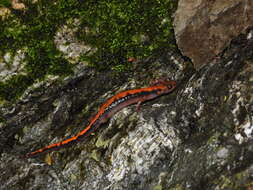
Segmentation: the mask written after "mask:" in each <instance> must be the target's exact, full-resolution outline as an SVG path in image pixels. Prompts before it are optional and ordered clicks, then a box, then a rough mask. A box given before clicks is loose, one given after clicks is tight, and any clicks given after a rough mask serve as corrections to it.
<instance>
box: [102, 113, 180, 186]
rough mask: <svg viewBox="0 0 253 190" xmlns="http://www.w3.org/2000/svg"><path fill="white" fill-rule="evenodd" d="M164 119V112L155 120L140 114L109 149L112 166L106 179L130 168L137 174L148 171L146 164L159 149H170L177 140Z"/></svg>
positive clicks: (157, 155)
mask: <svg viewBox="0 0 253 190" xmlns="http://www.w3.org/2000/svg"><path fill="white" fill-rule="evenodd" d="M166 120H167V117H166V116H165V115H164V117H163V118H162V119H161V121H160V122H157V123H156V124H155V121H154V120H153V119H150V120H149V121H146V120H145V119H144V118H143V117H142V116H140V119H139V122H138V124H137V126H136V127H135V130H133V131H131V132H129V133H128V135H127V136H126V138H124V139H123V140H122V141H121V143H120V144H119V145H118V147H117V148H116V149H115V150H114V151H113V153H112V157H111V161H112V170H111V171H110V173H109V174H108V175H107V178H108V180H109V181H111V182H112V183H117V182H119V181H120V180H122V179H124V178H125V177H126V176H127V175H128V174H130V173H132V172H133V171H135V172H136V173H137V175H148V173H149V170H150V167H151V166H152V165H153V164H154V162H155V161H156V160H157V159H159V158H160V159H161V157H162V156H163V154H162V152H161V151H162V150H164V149H165V150H171V151H172V150H173V148H174V146H176V145H177V144H178V143H179V140H178V139H177V138H176V134H175V132H174V130H173V129H172V128H171V127H170V126H168V124H167V122H166ZM157 125H159V127H157Z"/></svg>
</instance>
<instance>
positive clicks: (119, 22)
mask: <svg viewBox="0 0 253 190" xmlns="http://www.w3.org/2000/svg"><path fill="white" fill-rule="evenodd" d="M22 2H23V3H24V4H25V6H26V8H25V10H14V9H11V14H10V15H9V16H8V17H7V18H6V19H5V20H4V21H3V22H0V55H1V56H3V55H4V54H5V53H6V52H12V53H13V54H15V53H16V51H17V50H19V49H22V50H23V51H24V53H25V55H26V56H25V60H24V61H25V63H26V66H25V73H26V75H20V76H14V77H12V78H11V79H10V80H8V81H6V82H1V83H0V98H3V99H6V100H12V99H15V98H18V97H19V96H20V95H21V94H22V93H23V92H24V90H25V89H26V88H27V87H28V86H29V85H31V84H32V83H33V82H35V81H37V80H43V79H44V77H45V76H46V75H47V74H52V75H69V74H71V69H72V67H73V66H72V65H71V64H70V63H69V62H68V61H67V60H66V59H65V58H64V55H63V54H62V53H61V52H59V51H58V50H57V48H56V47H55V44H54V36H55V32H56V31H57V29H59V27H60V26H61V25H63V24H67V23H69V21H70V20H73V19H75V18H77V19H79V20H80V23H81V24H80V26H78V28H79V30H78V31H77V32H76V37H77V38H78V39H79V40H82V41H83V42H84V43H85V44H89V45H91V46H92V47H96V48H97V51H96V52H95V53H93V54H84V55H82V57H81V59H80V61H82V60H86V61H88V62H89V63H90V65H91V66H93V67H95V68H96V69H106V70H109V69H110V70H111V69H112V70H114V71H117V72H124V71H125V70H127V69H129V68H131V66H132V65H131V64H130V63H128V62H127V59H128V58H129V57H134V58H137V59H141V58H144V57H146V56H149V55H151V54H153V53H155V52H159V51H165V50H166V49H168V48H171V47H173V44H174V42H173V41H174V36H173V30H172V19H171V14H172V13H173V11H174V10H175V7H176V4H177V2H176V1H172V0H165V1H159V0H145V1H141V0H133V1H116V0H113V1H111V0H101V1H97V2H94V1H91V0H87V1H82V0H80V1H76V0H59V1H56V0H52V1H45V0H38V1H37V2H35V3H34V2H33V1H31V0H24V1H22ZM0 6H5V7H10V6H11V4H10V1H8V0H1V1H0ZM84 28H88V29H89V30H88V31H89V32H87V31H86V30H84ZM89 53H90V52H89ZM19 82H20V83H19Z"/></svg>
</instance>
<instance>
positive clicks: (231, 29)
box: [174, 0, 253, 68]
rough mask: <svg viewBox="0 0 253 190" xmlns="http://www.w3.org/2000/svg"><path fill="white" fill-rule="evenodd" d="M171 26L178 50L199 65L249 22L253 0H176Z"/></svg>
mask: <svg viewBox="0 0 253 190" xmlns="http://www.w3.org/2000/svg"><path fill="white" fill-rule="evenodd" d="M174 26H175V28H174V29H175V35H176V40H177V44H178V47H179V48H180V50H181V52H182V54H183V55H185V56H187V57H189V58H190V59H191V60H192V61H193V63H194V65H195V67H196V68H200V67H201V66H202V65H204V64H207V63H209V62H210V61H211V60H213V59H214V58H215V57H216V56H218V55H219V54H220V53H221V52H222V51H223V50H224V48H225V47H227V46H228V45H229V43H230V42H231V40H232V39H233V38H234V37H236V36H238V35H239V34H241V33H243V32H245V31H246V29H247V28H249V27H252V26H253V1H252V0H238V1H227V0H214V1H206V0H198V1H196V0H179V3H178V9H177V11H176V13H175V19H174Z"/></svg>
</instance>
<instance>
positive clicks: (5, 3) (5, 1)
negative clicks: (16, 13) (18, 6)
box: [0, 0, 11, 7]
mask: <svg viewBox="0 0 253 190" xmlns="http://www.w3.org/2000/svg"><path fill="white" fill-rule="evenodd" d="M0 7H11V1H10V0H0Z"/></svg>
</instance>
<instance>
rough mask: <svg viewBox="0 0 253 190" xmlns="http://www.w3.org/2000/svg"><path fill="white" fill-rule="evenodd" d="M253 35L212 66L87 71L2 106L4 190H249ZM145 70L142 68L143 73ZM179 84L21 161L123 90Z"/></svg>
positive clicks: (173, 58)
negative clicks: (78, 138) (72, 140)
mask: <svg viewBox="0 0 253 190" xmlns="http://www.w3.org/2000/svg"><path fill="white" fill-rule="evenodd" d="M252 33H253V29H251V30H247V31H246V33H245V34H242V35H240V36H238V37H237V38H235V39H234V40H232V42H231V45H230V46H228V47H227V48H226V50H225V51H223V53H222V55H221V58H220V59H218V60H217V61H216V63H211V62H210V64H206V65H204V66H203V67H202V68H201V69H199V70H198V72H196V71H195V70H194V69H193V68H192V67H191V65H189V64H188V63H187V62H184V61H183V59H182V58H181V57H180V55H178V54H175V53H172V52H168V53H164V54H163V55H161V56H160V57H158V58H150V59H147V60H143V61H141V62H139V63H138V62H137V63H136V65H135V67H134V68H133V70H131V72H126V73H121V74H118V75H115V73H112V72H110V71H104V72H97V71H95V70H94V69H92V68H87V67H85V66H83V67H81V66H80V67H79V68H78V69H76V70H75V72H74V74H73V76H69V77H67V78H64V79H62V78H60V77H58V78H51V79H49V80H48V81H44V82H41V83H40V84H37V85H35V86H33V87H31V88H29V89H28V90H27V91H26V93H25V94H24V95H23V96H22V98H21V99H20V100H19V101H18V102H16V103H15V104H13V105H2V106H1V107H0V114H1V125H0V155H1V156H0V161H1V164H0V169H1V171H3V172H2V173H0V181H1V182H2V188H3V189H11V188H13V189H90V190H101V189H108V190H123V189H124V190H126V189H127V190H128V189H129V190H132V189H135V190H143V189H147V190H153V189H188V190H196V189H207V190H213V189H231V190H236V189H250V188H252V183H251V182H252V175H253V165H252V164H253V163H252V160H253V144H252V140H253V134H252V131H253V130H252V126H253V123H252V120H253V118H252V108H253V107H252V102H253V101H252V100H253V97H252V94H253V93H252V90H253V89H252V86H253V85H252V82H253V81H252V73H253V67H252V65H253V38H252ZM143 65H145V68H144V67H143ZM162 77H166V78H170V79H175V80H177V82H178V87H177V89H176V90H175V91H174V92H173V93H171V94H168V95H164V96H162V97H160V98H157V99H155V100H152V101H149V102H145V103H143V104H142V106H141V110H140V111H139V112H136V107H135V106H134V105H133V106H129V107H127V108H124V109H123V110H121V111H120V112H118V113H117V114H115V115H114V116H113V117H112V118H111V119H110V120H109V121H108V122H107V123H105V124H103V125H101V126H100V127H99V128H98V129H97V130H96V131H95V132H94V134H91V135H90V136H87V137H86V138H85V139H84V141H83V142H80V143H77V144H73V145H72V146H70V147H63V148H61V149H60V150H58V151H54V152H51V153H47V154H46V155H45V154H41V155H39V156H38V157H36V158H29V159H24V158H23V157H22V156H23V155H24V154H25V153H27V152H30V151H32V150H35V149H37V148H40V147H42V146H46V145H48V144H51V143H55V142H59V141H61V140H63V139H66V138H68V137H71V136H73V135H75V134H76V133H77V132H79V131H81V130H82V129H84V127H85V126H86V125H87V124H88V119H89V118H90V116H91V115H92V113H94V112H95V113H96V111H97V109H98V107H99V106H100V105H101V104H102V103H103V102H104V101H105V100H106V99H107V98H109V97H110V96H112V95H114V94H115V93H117V92H119V91H123V90H126V89H132V88H140V87H143V86H148V83H149V81H150V80H151V79H154V78H162Z"/></svg>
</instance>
